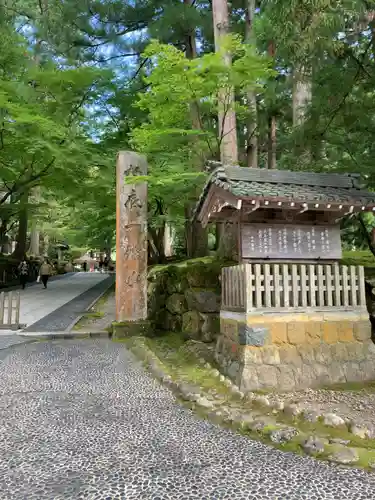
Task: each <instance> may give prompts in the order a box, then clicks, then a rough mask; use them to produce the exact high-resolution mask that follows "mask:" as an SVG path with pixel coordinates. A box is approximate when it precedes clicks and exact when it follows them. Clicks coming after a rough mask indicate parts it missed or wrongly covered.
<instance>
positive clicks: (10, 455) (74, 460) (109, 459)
mask: <svg viewBox="0 0 375 500" xmlns="http://www.w3.org/2000/svg"><path fill="white" fill-rule="evenodd" d="M0 354H1V356H0V359H1V361H0V450H1V453H0V470H1V475H0V492H1V493H0V497H1V499H9V500H12V499H14V500H21V499H27V500H34V499H35V500H36V499H38V500H43V499H54V500H60V499H61V500H62V499H90V500H102V499H103V500H104V499H108V500H110V499H113V500H120V499H124V500H125V499H126V500H133V499H134V500H135V499H137V500H138V499H144V500H157V499H159V500H167V499H168V500H170V499H176V500H178V499H181V500H182V499H183V500H185V499H217V500H245V499H249V500H250V499H254V500H255V499H256V500H263V499H264V500H265V499H267V500H270V499H271V500H279V499H283V498H285V499H288V500H304V499H305V500H318V499H319V500H320V499H327V500H328V499H329V500H336V499H337V500H348V499H352V500H370V499H372V498H373V497H374V488H375V474H373V473H368V472H365V471H360V470H355V469H347V468H338V467H336V466H332V465H329V464H327V463H322V462H318V461H315V460H313V459H311V458H308V457H301V456H297V455H294V454H292V453H283V452H281V451H278V450H276V449H273V448H270V447H268V446H266V445H264V444H262V443H259V442H256V441H252V440H250V439H247V438H245V437H243V436H240V435H236V434H235V433H233V432H231V431H229V430H223V429H221V428H219V427H217V426H215V425H213V424H212V423H210V422H207V421H203V420H200V419H198V417H196V416H195V415H194V414H193V413H192V412H191V411H189V410H187V409H185V408H183V407H181V406H180V405H179V404H177V403H176V401H175V400H174V398H173V396H172V394H171V392H170V391H169V390H168V389H166V388H164V387H163V386H161V385H160V384H159V383H158V382H156V381H155V380H153V379H152V378H151V376H150V375H149V374H147V373H146V372H145V371H144V369H143V368H142V366H141V365H140V364H139V363H138V362H137V361H136V360H135V359H134V358H133V356H132V355H131V354H130V353H129V352H128V351H127V350H126V348H125V347H124V345H123V344H118V343H112V342H111V341H109V340H81V341H78V340H74V341H65V342H64V341H55V342H36V343H30V344H24V345H20V346H15V347H12V348H10V349H9V350H3V351H1V353H0Z"/></svg>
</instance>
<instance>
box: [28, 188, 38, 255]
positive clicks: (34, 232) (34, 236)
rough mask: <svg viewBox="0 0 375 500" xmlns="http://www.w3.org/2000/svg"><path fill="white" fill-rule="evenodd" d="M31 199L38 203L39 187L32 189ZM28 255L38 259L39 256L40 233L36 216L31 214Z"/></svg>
mask: <svg viewBox="0 0 375 500" xmlns="http://www.w3.org/2000/svg"><path fill="white" fill-rule="evenodd" d="M32 199H33V202H34V203H35V204H39V202H40V187H39V186H37V187H35V188H34V189H33V194H32ZM30 226H31V228H30V229H31V230H30V254H31V255H34V256H35V257H38V256H39V255H40V244H39V240H40V232H39V230H38V223H37V217H36V214H34V213H33V215H32V217H31V220H30Z"/></svg>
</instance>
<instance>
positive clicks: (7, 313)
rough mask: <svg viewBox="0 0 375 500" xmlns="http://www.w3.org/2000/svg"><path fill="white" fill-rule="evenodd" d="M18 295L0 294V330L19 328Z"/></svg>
mask: <svg viewBox="0 0 375 500" xmlns="http://www.w3.org/2000/svg"><path fill="white" fill-rule="evenodd" d="M19 324H20V293H19V292H1V293H0V328H9V329H11V328H19Z"/></svg>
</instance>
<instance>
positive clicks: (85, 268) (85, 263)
mask: <svg viewBox="0 0 375 500" xmlns="http://www.w3.org/2000/svg"><path fill="white" fill-rule="evenodd" d="M86 271H87V262H86V261H85V262H84V263H83V272H84V273H85V272H86Z"/></svg>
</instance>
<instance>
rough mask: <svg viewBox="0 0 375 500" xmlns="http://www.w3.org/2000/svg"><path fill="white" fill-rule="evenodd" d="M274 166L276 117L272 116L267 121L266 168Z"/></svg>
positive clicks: (273, 167)
mask: <svg viewBox="0 0 375 500" xmlns="http://www.w3.org/2000/svg"><path fill="white" fill-rule="evenodd" d="M276 166H277V164H276V117H275V116H274V115H272V116H270V117H269V119H268V168H270V169H275V168H276Z"/></svg>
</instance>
